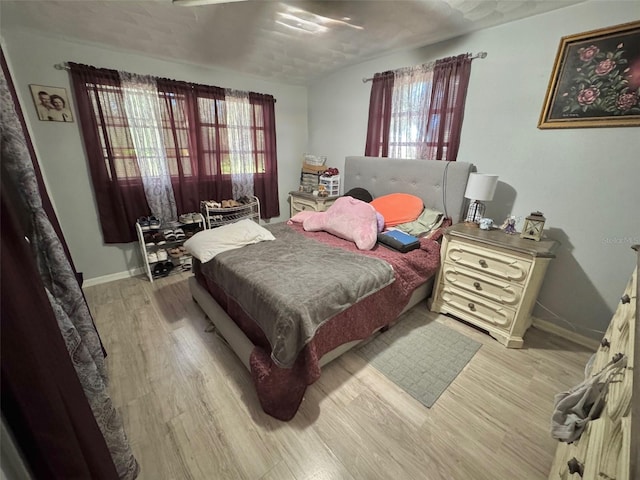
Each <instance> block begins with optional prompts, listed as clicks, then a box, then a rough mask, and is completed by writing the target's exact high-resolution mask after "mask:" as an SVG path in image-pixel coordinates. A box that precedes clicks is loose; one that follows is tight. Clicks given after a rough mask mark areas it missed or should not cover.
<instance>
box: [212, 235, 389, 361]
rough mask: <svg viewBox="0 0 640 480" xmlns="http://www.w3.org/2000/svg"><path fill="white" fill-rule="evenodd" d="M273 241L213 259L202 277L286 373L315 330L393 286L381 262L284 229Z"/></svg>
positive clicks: (385, 265) (383, 263) (385, 267)
mask: <svg viewBox="0 0 640 480" xmlns="http://www.w3.org/2000/svg"><path fill="white" fill-rule="evenodd" d="M267 228H268V229H269V230H270V231H271V233H273V235H274V236H275V237H276V240H275V241H268V242H261V243H258V244H255V245H248V246H245V247H242V248H239V249H236V250H230V251H227V252H224V253H221V254H219V255H217V256H216V257H215V258H214V259H213V260H211V261H210V262H207V263H206V264H204V265H203V273H205V274H206V275H207V276H208V277H210V278H211V279H212V280H214V281H215V282H216V283H217V284H218V285H219V286H220V287H222V289H224V290H225V291H226V292H227V294H229V295H230V296H232V297H233V298H235V299H236V301H237V302H238V303H239V304H240V305H241V306H242V308H243V309H244V310H245V312H246V313H248V314H249V315H250V316H251V317H252V318H253V319H254V320H255V321H256V322H257V323H258V325H259V326H260V328H261V329H262V331H263V332H264V334H265V336H266V337H267V339H268V340H269V342H270V343H271V347H272V353H271V357H272V358H273V361H274V362H275V363H276V364H277V365H278V366H280V367H285V368H288V367H291V366H292V365H293V363H294V362H295V360H296V357H297V356H298V353H299V352H300V351H301V350H302V349H303V348H304V346H305V345H306V343H307V342H308V341H309V340H311V339H312V338H313V336H314V334H315V332H316V330H317V329H318V328H319V327H320V326H321V325H322V324H323V323H324V322H325V321H327V320H329V319H330V318H332V317H333V316H334V315H336V314H338V313H340V312H342V311H344V310H346V309H347V308H349V307H350V306H351V305H353V304H354V303H356V302H358V301H360V300H362V299H363V298H365V297H367V296H369V295H371V294H373V293H375V292H377V291H378V290H380V289H382V288H384V287H386V286H387V285H389V284H391V283H392V282H393V281H394V272H393V268H392V267H391V265H389V264H388V263H387V262H385V261H383V260H378V259H376V258H371V257H367V256H364V255H359V254H356V253H351V252H347V251H344V250H342V249H338V248H332V247H330V246H327V245H324V244H322V243H320V242H317V241H315V240H311V239H308V238H305V237H304V236H302V235H300V234H298V233H296V232H295V231H293V230H292V229H291V228H290V227H289V226H288V225H286V224H284V223H280V224H275V225H271V226H268V227H267Z"/></svg>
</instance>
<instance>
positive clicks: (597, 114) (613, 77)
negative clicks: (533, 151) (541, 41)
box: [538, 21, 640, 128]
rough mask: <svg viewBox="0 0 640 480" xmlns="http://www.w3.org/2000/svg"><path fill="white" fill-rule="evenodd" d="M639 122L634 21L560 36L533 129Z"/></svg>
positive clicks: (639, 62)
mask: <svg viewBox="0 0 640 480" xmlns="http://www.w3.org/2000/svg"><path fill="white" fill-rule="evenodd" d="M637 125H640V21H635V22H631V23H625V24H623V25H615V26H613V27H607V28H602V29H599V30H592V31H590V32H585V33H578V34H575V35H570V36H567V37H562V39H561V40H560V46H559V47H558V53H557V54H556V60H555V63H554V65H553V72H552V74H551V79H550V81H549V86H548V88H547V95H546V97H545V100H544V106H543V108H542V113H541V114H540V120H539V122H538V128H578V127H623V126H637Z"/></svg>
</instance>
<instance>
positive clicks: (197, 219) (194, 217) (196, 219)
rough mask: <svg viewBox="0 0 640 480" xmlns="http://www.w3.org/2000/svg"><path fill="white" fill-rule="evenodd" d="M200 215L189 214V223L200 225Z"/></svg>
mask: <svg viewBox="0 0 640 480" xmlns="http://www.w3.org/2000/svg"><path fill="white" fill-rule="evenodd" d="M202 222H203V220H202V215H200V214H199V213H192V214H191V223H202Z"/></svg>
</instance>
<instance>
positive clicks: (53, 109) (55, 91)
mask: <svg viewBox="0 0 640 480" xmlns="http://www.w3.org/2000/svg"><path fill="white" fill-rule="evenodd" d="M29 88H30V89H31V96H32V97H33V103H34V104H35V106H36V111H37V112H38V118H39V119H40V120H43V121H45V122H73V115H72V114H71V105H70V104H69V96H68V95H67V90H66V89H64V88H60V87H48V86H46V85H33V84H31V85H29Z"/></svg>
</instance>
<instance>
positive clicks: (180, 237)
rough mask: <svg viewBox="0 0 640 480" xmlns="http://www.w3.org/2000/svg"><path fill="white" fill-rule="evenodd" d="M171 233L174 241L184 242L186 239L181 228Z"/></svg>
mask: <svg viewBox="0 0 640 480" xmlns="http://www.w3.org/2000/svg"><path fill="white" fill-rule="evenodd" d="M173 233H174V235H175V237H176V240H184V238H185V237H186V235H185V234H184V230H182V229H181V228H176V229H174V230H173Z"/></svg>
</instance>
